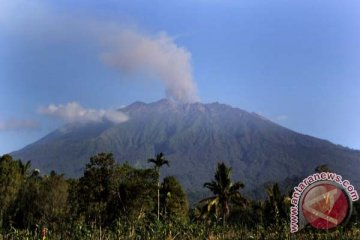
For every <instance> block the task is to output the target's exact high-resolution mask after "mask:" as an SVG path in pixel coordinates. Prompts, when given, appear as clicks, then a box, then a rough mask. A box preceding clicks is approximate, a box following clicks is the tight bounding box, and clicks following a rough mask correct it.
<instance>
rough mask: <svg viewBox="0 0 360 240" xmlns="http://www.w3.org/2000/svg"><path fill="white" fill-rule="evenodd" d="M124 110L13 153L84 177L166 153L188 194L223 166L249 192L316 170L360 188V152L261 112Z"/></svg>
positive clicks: (162, 105) (211, 107)
mask: <svg viewBox="0 0 360 240" xmlns="http://www.w3.org/2000/svg"><path fill="white" fill-rule="evenodd" d="M121 111H123V112H125V113H126V114H128V115H129V117H130V120H129V121H127V122H124V123H121V124H112V123H108V122H107V123H96V124H94V123H92V124H69V125H67V126H65V127H63V128H60V129H58V130H56V131H54V132H52V133H50V134H49V135H47V136H45V137H44V138H42V139H40V140H39V141H37V142H35V143H33V144H31V145H29V146H27V147H25V148H23V149H21V150H19V151H17V152H14V153H12V155H13V156H14V157H16V158H21V159H23V160H32V165H33V166H34V167H37V168H40V169H41V170H42V171H45V172H48V171H50V170H52V169H54V170H56V171H59V172H63V173H66V175H67V176H80V175H81V174H82V171H83V168H84V166H85V164H86V163H87V162H88V161H89V158H90V156H92V155H94V154H96V153H98V152H103V151H105V152H112V153H113V154H114V156H115V158H116V159H117V161H119V162H125V161H128V162H129V163H131V164H134V165H137V166H142V167H145V166H148V165H147V163H146V160H147V159H148V158H150V157H153V155H154V154H155V153H158V152H160V151H162V152H164V153H165V155H166V157H167V158H168V159H170V161H171V165H170V168H167V167H164V168H163V169H162V171H163V173H164V175H174V176H176V177H177V178H178V179H179V180H180V181H181V182H182V184H183V185H184V187H185V188H186V189H187V190H188V191H190V192H191V191H202V190H203V188H202V185H203V183H204V182H206V181H209V180H210V179H212V177H213V174H214V170H215V167H216V164H217V162H219V161H224V162H225V163H226V164H228V165H230V166H231V167H232V168H233V177H234V179H236V180H241V181H243V182H244V183H245V186H246V190H247V192H249V193H250V192H251V190H253V189H259V188H262V185H263V184H264V183H266V182H268V181H283V180H284V179H286V178H288V177H294V176H300V177H302V176H306V175H308V174H310V173H312V172H313V170H314V169H315V167H316V166H318V165H320V164H328V165H329V167H330V169H332V170H334V171H336V172H337V173H338V174H341V175H343V177H344V178H348V179H349V180H350V181H351V182H352V183H353V184H354V185H355V186H360V177H359V172H360V151H355V150H351V149H348V148H344V147H341V146H339V145H334V144H332V143H330V142H328V141H325V140H321V139H317V138H314V137H311V136H307V135H302V134H299V133H296V132H294V131H291V130H289V129H286V128H284V127H281V126H279V125H277V124H275V123H273V122H271V121H269V120H267V119H265V118H263V117H261V116H259V115H257V114H254V113H248V112H246V111H243V110H240V109H238V108H232V107H230V106H228V105H224V104H219V103H211V104H201V103H193V104H177V103H175V102H172V101H170V100H160V101H158V102H155V103H150V104H145V103H141V102H136V103H133V104H131V105H129V106H127V107H125V108H122V109H121Z"/></svg>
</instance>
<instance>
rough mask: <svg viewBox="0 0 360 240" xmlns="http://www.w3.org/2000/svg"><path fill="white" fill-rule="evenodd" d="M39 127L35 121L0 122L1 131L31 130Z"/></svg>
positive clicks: (12, 120) (13, 120) (14, 120)
mask: <svg viewBox="0 0 360 240" xmlns="http://www.w3.org/2000/svg"><path fill="white" fill-rule="evenodd" d="M38 127H39V123H38V122H36V121H33V120H19V119H11V120H5V121H0V131H17V130H30V129H36V128H38Z"/></svg>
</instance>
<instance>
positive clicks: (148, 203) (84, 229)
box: [0, 153, 360, 240]
mask: <svg viewBox="0 0 360 240" xmlns="http://www.w3.org/2000/svg"><path fill="white" fill-rule="evenodd" d="M159 175H160V167H159V168H155V169H137V168H134V167H132V166H130V165H128V164H126V163H125V164H116V163H115V160H114V159H113V156H112V154H109V153H100V154H98V155H96V156H93V157H92V158H91V159H90V162H89V163H88V164H87V165H86V167H85V170H84V174H83V176H82V177H81V178H80V179H65V178H64V176H63V175H58V174H56V173H55V172H51V173H50V174H49V175H43V176H42V175H40V173H39V171H38V170H36V169H35V170H33V171H30V162H27V163H26V164H23V163H22V162H21V161H20V160H14V159H12V157H11V156H9V155H4V156H2V157H0V183H1V184H0V240H2V239H55V240H57V239H78V240H82V239H84V240H85V239H89V240H92V239H94V240H95V239H129V240H132V239H134V240H135V239H136V240H137V239H154V240H155V239H156V240H159V239H164V240H170V239H181V240H182V239H189V240H191V239H360V229H359V226H357V224H358V223H359V216H360V207H359V204H357V203H356V204H355V205H354V212H353V215H352V219H351V220H350V222H349V224H348V225H347V228H339V229H336V230H334V231H330V232H323V231H322V232H320V231H315V230H314V229H310V228H309V229H305V230H303V231H300V232H299V233H296V234H290V230H289V223H288V219H289V216H288V213H289V210H288V207H289V205H288V204H289V201H288V195H286V194H282V193H281V192H280V189H279V186H278V185H277V184H271V185H269V186H267V188H266V191H267V195H268V198H267V199H266V200H265V201H251V200H246V201H245V199H244V198H243V197H242V196H241V194H240V192H239V189H240V188H242V187H244V185H243V184H242V183H241V182H232V179H231V168H228V167H226V166H225V164H223V163H219V165H218V168H217V170H216V172H215V179H214V180H213V181H211V182H209V183H205V185H204V186H205V187H207V188H208V189H210V190H211V191H212V192H213V194H214V196H213V197H210V198H208V199H205V201H201V202H200V204H199V205H198V206H197V208H195V209H191V210H190V211H189V204H188V200H187V196H186V193H185V192H184V190H183V189H182V186H181V184H180V183H179V182H178V181H177V180H176V178H175V177H173V176H168V177H165V178H164V179H163V181H162V183H160V181H159V179H160V178H159ZM203 210H205V211H203ZM204 216H205V218H204ZM204 220H205V221H204ZM225 220H226V221H225ZM47 230H48V233H47V234H44V232H46V231H47ZM43 235H46V236H47V237H46V238H43V237H42V236H43Z"/></svg>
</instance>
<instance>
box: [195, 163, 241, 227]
mask: <svg viewBox="0 0 360 240" xmlns="http://www.w3.org/2000/svg"><path fill="white" fill-rule="evenodd" d="M244 186H245V185H244V184H243V183H242V182H232V181H231V168H228V167H227V166H226V165H225V164H224V163H218V166H217V169H216V172H215V180H212V181H211V182H207V183H205V184H204V187H205V188H208V189H209V190H210V191H212V192H213V194H214V195H215V196H213V197H210V198H206V199H203V200H201V201H200V203H205V205H204V206H203V209H202V213H201V215H202V216H203V217H207V216H209V215H210V214H211V213H212V212H215V216H216V217H219V216H220V217H221V218H222V221H223V225H225V223H226V218H227V217H228V216H229V214H230V203H232V202H233V203H238V204H240V203H241V204H244V203H245V202H246V201H245V198H243V197H242V196H241V194H240V192H239V190H240V189H241V188H244Z"/></svg>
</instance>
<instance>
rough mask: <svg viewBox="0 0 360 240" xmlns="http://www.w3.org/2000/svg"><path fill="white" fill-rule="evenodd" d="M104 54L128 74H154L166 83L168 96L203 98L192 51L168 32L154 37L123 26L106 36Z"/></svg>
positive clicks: (113, 65)
mask: <svg viewBox="0 0 360 240" xmlns="http://www.w3.org/2000/svg"><path fill="white" fill-rule="evenodd" d="M106 44H107V48H108V50H107V51H106V52H104V53H103V54H102V55H101V57H102V59H103V61H104V62H105V63H106V64H109V65H110V66H112V67H114V68H116V69H118V70H119V71H120V72H124V73H131V74H137V73H144V72H145V73H150V74H152V75H155V76H156V77H158V78H159V79H160V80H161V82H162V83H163V84H164V85H165V89H166V96H167V97H168V98H171V99H174V100H176V101H180V102H195V101H198V100H199V98H198V96H197V90H196V86H195V83H194V81H193V76H192V71H191V54H190V52H188V51H187V50H186V49H185V48H183V47H179V46H177V45H176V44H175V43H174V40H173V39H172V38H171V37H169V36H168V35H167V34H166V33H165V32H161V33H159V34H157V35H154V36H150V35H145V34H142V33H140V32H138V31H136V30H134V29H120V31H117V32H116V35H115V36H112V37H110V38H107V39H106Z"/></svg>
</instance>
